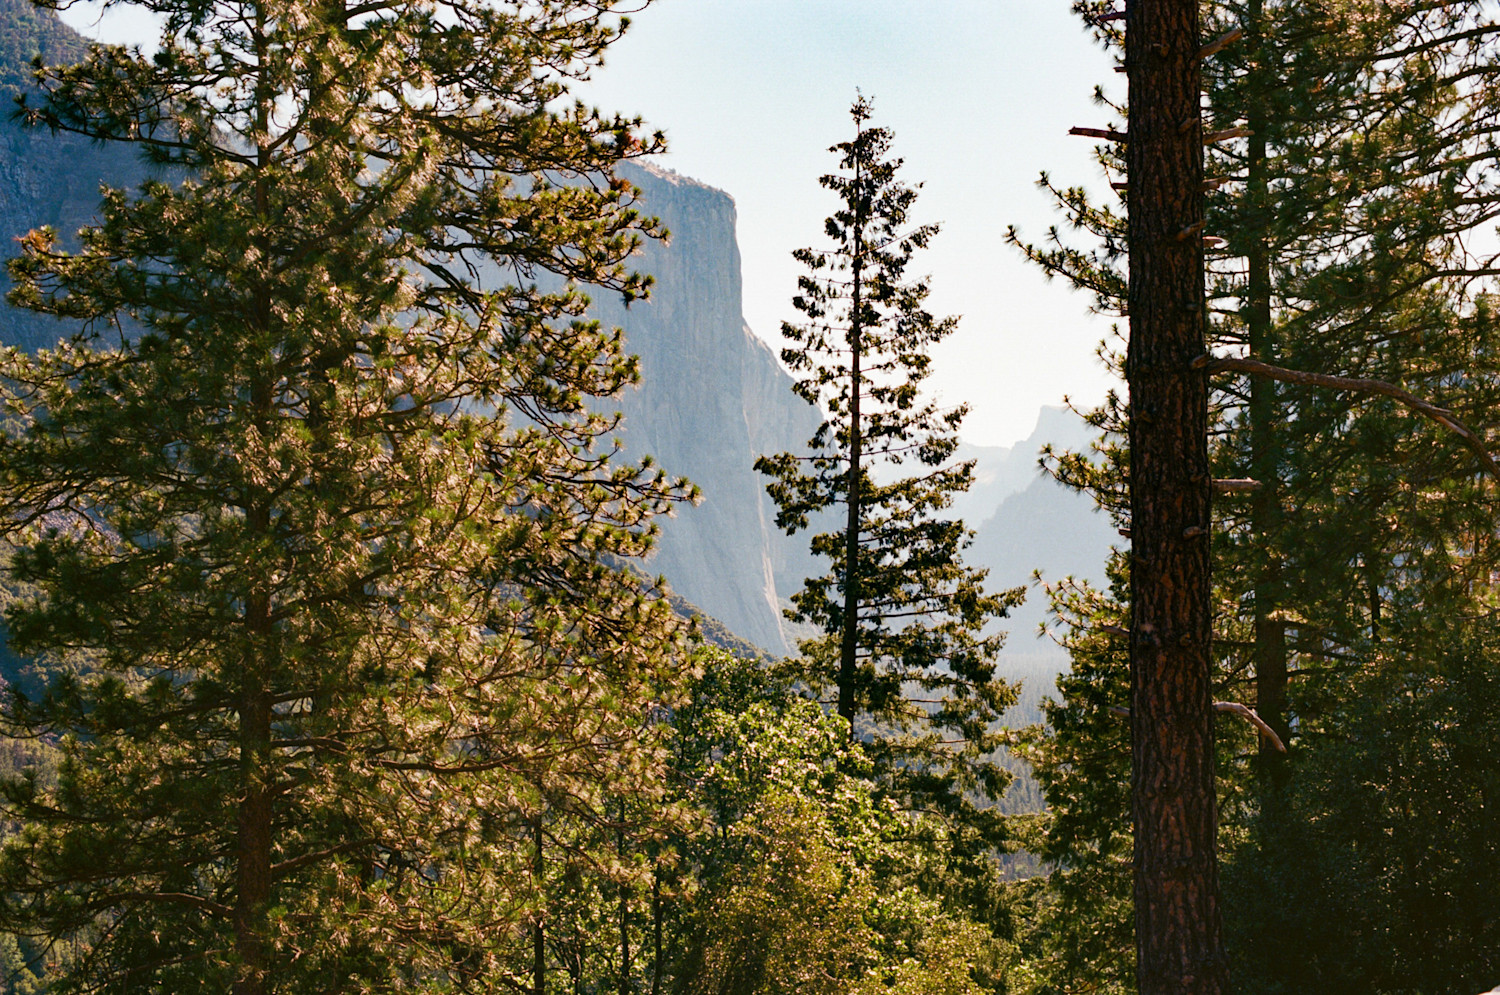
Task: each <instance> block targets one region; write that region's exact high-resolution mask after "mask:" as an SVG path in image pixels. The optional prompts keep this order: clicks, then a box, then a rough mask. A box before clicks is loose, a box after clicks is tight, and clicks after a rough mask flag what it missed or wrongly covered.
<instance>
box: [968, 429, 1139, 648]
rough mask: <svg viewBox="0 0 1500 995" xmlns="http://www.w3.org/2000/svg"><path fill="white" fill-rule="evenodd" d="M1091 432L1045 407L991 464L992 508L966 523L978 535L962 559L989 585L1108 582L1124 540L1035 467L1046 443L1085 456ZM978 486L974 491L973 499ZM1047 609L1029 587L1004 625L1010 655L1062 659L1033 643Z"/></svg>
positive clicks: (1084, 500)
mask: <svg viewBox="0 0 1500 995" xmlns="http://www.w3.org/2000/svg"><path fill="white" fill-rule="evenodd" d="M1093 435H1094V432H1093V430H1092V429H1090V428H1089V427H1088V426H1087V425H1085V424H1084V422H1083V420H1082V419H1080V418H1079V417H1078V416H1077V415H1075V414H1073V413H1072V412H1071V411H1068V410H1067V409H1066V408H1054V407H1048V408H1043V409H1042V411H1041V414H1040V416H1039V417H1038V419H1037V425H1036V428H1035V429H1033V430H1032V433H1031V435H1030V436H1029V437H1028V438H1027V439H1026V440H1025V441H1024V442H1020V443H1017V444H1016V445H1015V446H1014V447H1013V448H1012V449H1010V450H1008V451H1005V453H1004V455H1003V456H1001V457H995V458H993V459H992V461H991V467H992V470H991V472H990V474H989V480H988V482H987V483H985V484H983V485H982V486H983V490H982V491H981V498H982V499H983V500H987V501H993V502H994V503H993V504H991V505H990V508H991V511H990V513H989V514H988V515H986V516H985V517H983V518H982V519H981V520H980V521H979V522H978V523H977V524H976V523H975V522H974V521H973V520H972V519H967V520H968V521H969V526H970V527H971V528H973V529H974V530H975V532H976V535H975V537H974V543H973V545H971V546H970V547H969V549H968V550H967V551H966V553H965V554H964V555H965V558H966V559H967V561H968V562H969V563H971V564H973V565H974V566H981V567H986V568H988V569H989V571H990V574H989V583H990V586H991V587H992V588H1005V587H1018V586H1021V585H1030V584H1031V578H1032V574H1033V573H1034V572H1036V571H1040V572H1041V575H1042V579H1043V580H1044V581H1046V582H1056V581H1060V580H1062V579H1063V578H1065V577H1070V576H1071V577H1075V578H1077V579H1079V580H1088V581H1091V582H1093V583H1094V584H1095V585H1099V586H1102V585H1103V584H1104V582H1105V576H1104V567H1105V564H1106V562H1107V561H1108V559H1109V551H1110V547H1111V546H1113V545H1116V544H1118V543H1119V542H1120V541H1121V540H1120V535H1119V533H1118V532H1116V531H1115V529H1114V526H1113V525H1112V524H1111V523H1110V520H1109V516H1107V515H1105V514H1104V513H1103V512H1100V511H1099V510H1098V509H1097V508H1096V507H1095V506H1094V502H1093V500H1092V499H1091V498H1089V497H1087V496H1085V495H1082V494H1079V493H1078V492H1076V491H1073V490H1070V489H1068V488H1066V487H1063V486H1062V485H1061V484H1059V483H1057V482H1056V481H1054V480H1053V479H1052V478H1051V477H1048V476H1046V475H1045V474H1043V473H1042V472H1041V470H1040V469H1039V468H1038V467H1037V457H1038V454H1039V453H1040V452H1041V450H1042V447H1043V446H1045V445H1048V444H1050V445H1053V446H1055V447H1057V448H1058V449H1070V450H1079V451H1086V450H1087V448H1088V445H1089V442H1090V440H1091V439H1092V437H1093ZM1028 466H1029V467H1030V471H1029V472H1026V470H1025V469H1024V468H1025V467H1028ZM978 469H979V468H978V467H976V475H977V470H978ZM980 486H981V485H977V484H976V487H975V488H974V489H971V492H970V496H971V497H973V496H974V491H976V490H980ZM1046 608H1047V604H1046V597H1045V595H1044V594H1043V592H1042V590H1041V589H1040V588H1039V587H1032V588H1031V590H1030V591H1029V592H1028V594H1027V598H1026V603H1025V604H1024V605H1022V606H1021V607H1020V608H1019V609H1017V610H1015V611H1013V612H1011V617H1010V618H1009V619H1008V620H1007V621H1006V622H1005V623H1004V626H1003V627H1004V628H1005V629H1007V630H1008V631H1009V632H1010V633H1011V636H1010V639H1009V641H1008V644H1007V650H1008V651H1009V652H1014V653H1020V654H1035V653H1041V654H1044V655H1048V656H1050V655H1053V654H1054V652H1055V653H1056V655H1057V656H1058V657H1059V658H1061V656H1062V655H1061V651H1055V650H1054V647H1053V646H1052V644H1051V643H1047V642H1044V643H1037V642H1036V641H1035V634H1036V632H1037V629H1038V626H1039V625H1040V623H1042V622H1043V621H1045V619H1046Z"/></svg>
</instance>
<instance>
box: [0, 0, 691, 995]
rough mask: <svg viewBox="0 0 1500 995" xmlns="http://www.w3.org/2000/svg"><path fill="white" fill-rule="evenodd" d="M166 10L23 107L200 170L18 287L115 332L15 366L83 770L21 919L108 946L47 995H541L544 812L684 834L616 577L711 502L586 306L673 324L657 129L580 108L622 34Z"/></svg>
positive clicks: (122, 204) (20, 516)
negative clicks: (646, 196) (671, 519)
mask: <svg viewBox="0 0 1500 995" xmlns="http://www.w3.org/2000/svg"><path fill="white" fill-rule="evenodd" d="M147 6H148V8H149V9H151V10H153V11H155V12H156V13H158V14H160V15H161V16H163V17H164V19H165V33H164V36H163V40H162V45H161V48H160V49H159V51H158V52H157V53H155V54H154V55H152V56H149V57H148V56H145V55H142V54H140V53H133V52H127V51H124V50H120V49H113V48H96V49H94V50H92V51H91V53H90V54H89V56H88V58H87V60H85V61H84V62H83V63H81V64H80V65H77V66H75V67H72V68H67V69H60V70H54V71H50V72H49V74H48V77H47V83H46V87H45V90H44V91H43V93H42V94H41V96H40V97H39V98H37V99H36V100H35V101H34V104H33V106H32V107H31V108H30V111H29V120H30V121H31V122H32V123H34V124H39V125H43V126H49V127H52V128H55V129H59V130H62V131H67V132H76V133H79V134H82V135H86V136H89V137H91V138H96V139H98V140H101V141H120V142H128V143H133V144H134V146H135V147H137V148H139V149H141V150H142V151H143V152H144V153H146V154H147V155H149V156H150V157H152V158H154V159H155V160H156V161H158V162H161V163H165V164H168V165H172V166H175V167H181V169H180V171H179V175H190V176H191V179H188V180H185V181H182V182H177V183H168V182H161V181H152V182H150V183H147V184H146V185H144V186H143V187H142V188H141V189H139V190H137V191H121V190H112V191H108V192H107V194H106V195H105V199H104V203H103V205H102V209H101V219H102V220H101V223H100V224H99V225H98V226H97V227H95V228H91V229H88V230H86V231H84V232H83V233H82V248H81V250H80V251H78V252H77V253H68V252H64V251H62V250H60V249H59V248H58V247H57V243H56V240H55V238H54V235H53V233H51V232H48V231H38V232H33V233H31V234H29V235H27V236H25V238H24V239H23V241H22V256H21V257H20V258H19V259H17V260H15V261H14V262H13V263H12V265H11V272H12V276H13V278H14V279H15V282H16V289H15V290H14V291H13V293H12V295H11V299H12V301H13V303H16V304H18V305H21V306H23V307H28V308H31V309H33V310H37V311H40V312H43V313H48V314H53V315H57V316H59V317H62V318H65V319H69V320H72V321H74V322H77V323H78V324H79V325H80V326H81V327H82V329H83V330H82V331H80V332H79V334H77V335H76V336H74V337H73V338H72V339H70V340H69V341H67V342H65V343H63V344H62V345H60V346H59V347H58V348H57V349H55V350H51V351H47V352H43V353H40V354H38V355H35V356H31V355H25V354H23V353H21V352H19V351H16V350H9V351H7V352H6V353H5V354H4V356H3V357H0V371H3V388H0V390H3V394H0V403H3V404H4V407H5V414H6V417H7V419H8V422H7V431H6V432H5V434H4V435H3V437H0V494H3V499H0V500H3V508H0V520H3V521H4V523H5V530H6V532H7V533H8V534H9V535H10V537H11V539H12V541H13V542H14V543H15V545H16V553H15V555H14V558H13V560H12V562H11V564H10V574H11V576H12V577H13V578H14V579H15V580H16V581H18V582H22V583H25V584H29V585H33V586H34V587H35V588H36V589H37V590H38V591H39V592H40V593H39V594H38V595H37V596H36V597H33V598H26V599H22V600H21V601H19V602H18V603H15V604H13V605H12V606H11V607H10V608H9V610H8V612H7V616H6V618H7V624H8V625H9V627H10V631H11V635H12V639H13V641H14V644H15V646H16V647H17V648H18V649H19V650H21V651H23V652H43V653H48V654H51V655H54V656H56V657H57V658H58V659H59V660H60V666H59V669H58V670H57V672H56V674H55V678H54V679H53V681H52V682H51V685H50V687H49V688H48V689H47V690H46V692H45V693H43V694H40V695H26V694H16V695H14V696H13V697H12V700H11V702H10V705H9V707H8V709H7V711H6V715H5V721H6V724H7V726H8V727H9V728H10V729H12V730H14V731H16V732H18V733H21V734H25V735H30V736H35V735H46V736H55V737H58V742H59V749H60V755H61V759H60V762H59V767H58V776H57V780H56V783H55V784H48V783H43V782H41V781H39V780H36V779H34V778H30V777H28V776H24V775H23V776H19V777H11V778H9V779H8V780H7V781H6V782H5V784H4V787H3V800H4V806H5V811H6V817H7V818H11V819H15V820H19V821H21V822H23V823H24V826H23V828H22V829H21V831H20V832H19V833H18V834H16V835H14V836H12V837H11V838H10V839H9V840H7V841H6V844H5V847H4V850H3V852H0V895H3V899H0V926H3V928H7V929H10V930H14V931H16V932H18V933H22V934H26V935H34V936H38V937H46V938H59V937H69V936H73V935H77V934H79V933H80V932H84V931H88V930H91V929H92V928H93V927H94V926H95V924H99V923H107V924H108V928H107V929H101V930H99V931H98V932H97V934H96V935H95V936H94V942H93V943H92V945H91V947H90V949H89V950H88V952H87V953H86V954H85V955H84V956H83V957H82V958H81V959H80V960H79V961H78V962H77V963H76V964H75V965H72V966H71V967H70V969H69V970H68V972H67V975H66V977H64V978H62V979H60V980H59V981H58V982H57V984H56V988H55V990H57V991H81V990H89V991H106V992H108V991H142V990H148V989H149V990H159V991H173V992H190V991H225V990H229V989H230V988H233V989H234V990H235V991H237V992H242V993H262V992H286V991H321V992H340V991H392V990H403V991H410V990H424V991H425V990H434V991H436V990H452V989H453V988H462V989H464V990H468V991H480V990H484V991H489V990H509V988H508V985H509V984H510V983H511V980H512V979H513V978H514V977H515V976H516V975H517V973H518V964H517V959H516V957H515V947H516V945H517V942H516V941H517V938H518V937H520V936H522V935H524V933H525V931H526V929H527V927H528V924H530V923H532V922H533V921H534V920H535V919H536V910H537V907H538V903H539V892H540V889H539V886H538V880H537V878H538V876H537V875H536V874H535V870H536V864H537V861H536V860H535V847H534V846H533V830H534V827H535V826H536V825H537V823H538V821H539V820H543V819H544V818H545V819H551V820H556V821H557V822H558V823H559V824H562V825H565V826H570V827H581V828H578V829H577V830H576V831H575V830H573V829H570V830H569V831H568V832H569V833H575V832H576V839H578V840H581V841H587V845H591V846H594V845H598V844H599V842H600V837H601V836H602V837H604V838H605V839H606V840H607V839H608V836H609V835H611V834H609V833H601V832H599V831H598V830H599V828H600V827H608V828H610V829H613V828H615V824H616V823H617V822H618V821H619V820H618V818H617V817H616V815H614V814H612V813H617V812H618V805H617V801H618V799H620V798H622V797H623V798H628V799H631V801H632V808H631V812H632V813H634V814H633V815H632V818H636V817H639V818H646V816H645V815H644V814H643V813H648V812H650V813H652V815H651V817H652V818H654V817H655V816H654V809H655V807H656V806H655V802H656V801H657V800H659V799H661V798H662V796H663V793H664V787H663V778H662V776H661V771H662V770H663V768H664V764H665V761H666V754H665V746H664V744H663V743H662V742H661V739H662V736H663V735H664V731H663V729H662V726H661V725H660V723H659V722H658V721H656V719H657V718H658V717H659V715H660V707H661V703H662V702H664V701H666V700H670V697H671V696H672V694H673V687H674V684H675V682H676V679H677V674H678V673H679V672H680V670H681V668H682V666H683V660H682V653H681V652H680V646H679V635H678V633H679V628H680V626H679V624H678V623H677V622H676V621H675V617H674V616H673V613H672V612H671V610H670V608H669V606H668V605H667V604H666V603H665V602H664V601H663V600H662V599H661V598H660V597H658V595H657V592H656V591H655V590H654V589H653V587H652V585H650V584H649V583H645V582H642V581H641V580H639V579H638V578H637V577H636V576H635V575H634V574H633V573H631V572H628V571H625V570H621V569H618V568H617V567H616V566H615V565H614V564H617V563H619V562H620V561H621V560H627V559H629V558H632V557H636V556H639V555H640V554H642V553H644V552H645V551H646V550H647V549H648V548H649V547H650V544H651V537H652V532H651V528H650V526H649V517H650V516H651V515H652V514H654V513H656V512H659V511H660V510H662V509H663V508H664V507H665V506H666V505H667V503H668V502H670V501H671V500H673V499H674V498H675V497H676V496H677V495H678V494H679V493H680V490H679V489H678V487H677V485H676V484H675V483H674V482H673V481H670V480H668V479H666V478H665V477H663V476H662V475H661V474H660V473H659V472H657V471H655V470H653V469H651V468H650V467H649V466H632V465H626V464H622V463H621V462H619V461H618V460H617V459H615V456H616V453H615V452H614V450H613V449H612V447H611V445H610V443H609V441H608V440H609V439H610V437H611V435H612V434H613V432H614V429H615V422H614V419H611V418H609V417H606V416H601V415H598V414H594V413H591V411H590V407H589V404H588V403H587V402H588V401H589V400H590V399H592V398H600V397H607V396H609V395H611V394H613V393H615V392H616V391H618V390H619V389H621V388H622V387H623V386H625V385H627V384H629V383H631V382H632V381H633V380H634V378H635V376H636V371H635V364H634V362H633V361H632V360H630V359H629V358H628V357H626V356H624V355H623V354H622V352H621V347H620V338H619V334H618V332H616V331H611V330H609V329H603V328H600V327H598V326H597V325H596V324H595V323H591V322H589V321H587V320H586V319H584V318H583V317H582V315H583V312H584V309H585V307H586V304H587V301H586V298H585V297H584V296H583V295H582V294H581V293H580V292H579V291H578V289H577V284H578V283H588V284H591V285H593V286H596V287H600V288H603V290H604V291H605V292H614V293H619V294H621V295H622V296H624V297H625V298H626V299H630V298H634V297H638V296H640V295H641V294H642V293H644V292H645V290H646V287H647V282H648V281H647V279H646V278H644V277H642V276H639V275H635V274H631V273H629V272H628V271H627V270H626V268H625V260H626V259H627V257H628V256H629V254H630V253H631V252H632V250H633V249H634V248H635V247H636V245H637V244H638V241H639V239H640V237H641V235H642V234H651V233H653V232H654V228H653V226H652V224H651V223H650V222H649V221H646V220H644V219H642V218H640V217H639V216H638V215H637V214H636V212H635V211H634V210H633V208H632V198H633V196H634V191H633V190H632V189H631V188H630V187H629V186H628V185H627V184H624V183H621V182H618V181H613V180H611V179H609V177H610V172H611V169H612V167H613V166H614V164H615V163H616V162H618V161H619V160H620V159H621V158H622V157H625V156H630V155H635V154H640V153H642V152H645V151H650V150H653V149H654V148H656V147H657V146H656V143H655V142H654V141H652V140H649V139H648V140H646V141H645V142H644V143H643V142H642V141H641V140H640V139H638V138H636V137H635V129H636V123H635V122H633V121H629V120H622V119H607V118H602V117H600V116H598V115H597V114H595V113H592V112H589V111H587V110H585V109H583V108H581V107H566V106H565V105H563V104H562V102H561V98H562V97H563V96H564V95H565V94H566V92H567V87H568V85H569V84H570V82H571V81H572V80H573V79H575V78H578V77H580V76H583V75H586V74H587V72H588V71H589V69H590V68H591V67H593V66H596V65H597V64H598V63H599V61H600V58H601V57H602V53H603V51H604V49H605V48H606V47H607V45H608V44H609V43H610V42H611V41H612V40H613V39H614V38H615V37H616V36H617V34H618V31H619V24H618V22H617V21H614V20H611V19H610V18H609V17H607V16H606V14H607V9H608V8H609V7H610V6H611V5H610V4H607V3H606V4H602V5H601V4H598V3H594V2H584V0H561V2H555V3H547V4H532V3H524V2H523V3H502V4H487V3H486V4H479V3H474V4H469V3H460V4H458V5H456V6H452V5H450V7H449V8H447V11H446V12H445V13H441V14H440V13H439V12H437V11H435V10H433V9H432V8H431V7H430V6H426V5H421V4H405V3H398V4H394V5H380V7H379V9H378V10H373V9H369V8H353V7H350V8H346V7H345V6H342V5H338V4H335V5H332V6H330V5H329V4H327V3H325V2H317V3H306V2H302V0H270V2H244V3H231V4H227V5H218V6H216V7H213V8H211V9H210V8H205V7H203V6H202V5H200V4H195V3H186V2H178V0H157V2H153V3H150V4H148V5H147ZM549 108H560V109H557V110H552V109H549ZM543 273H551V274H554V275H555V276H556V277H560V278H561V280H562V283H561V284H560V285H559V283H558V282H556V281H554V282H553V283H551V284H550V285H552V286H558V287H559V289H555V290H545V289H542V288H541V287H540V286H539V285H538V284H539V281H538V279H537V278H538V277H539V276H540V275H542V274H543ZM590 833H592V835H589V834H590ZM558 838H559V839H561V840H564V841H569V840H571V839H573V838H574V837H572V836H570V835H568V833H564V832H562V831H559V833H558ZM580 845H583V844H580Z"/></svg>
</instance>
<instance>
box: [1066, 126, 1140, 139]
mask: <svg viewBox="0 0 1500 995" xmlns="http://www.w3.org/2000/svg"><path fill="white" fill-rule="evenodd" d="M1068 134H1070V135H1082V136H1083V137H1084V138H1102V139H1104V140H1105V141H1106V142H1128V141H1130V136H1128V135H1126V134H1125V132H1123V131H1110V130H1108V129H1106V128H1069V129H1068Z"/></svg>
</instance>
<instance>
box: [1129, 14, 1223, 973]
mask: <svg viewBox="0 0 1500 995" xmlns="http://www.w3.org/2000/svg"><path fill="white" fill-rule="evenodd" d="M1127 9H1128V18H1127V22H1126V30H1127V35H1126V42H1127V47H1126V63H1127V65H1128V67H1129V68H1128V72H1129V79H1130V141H1129V147H1128V150H1127V156H1128V158H1127V163H1128V167H1129V183H1130V205H1129V206H1130V215H1129V216H1130V240H1129V241H1130V300H1129V311H1130V345H1129V350H1128V353H1127V356H1126V364H1125V369H1126V377H1127V379H1128V381H1129V385H1130V415H1131V417H1130V464H1131V532H1132V558H1131V585H1132V594H1131V609H1132V639H1131V751H1132V777H1131V791H1132V808H1133V813H1134V816H1133V820H1134V828H1135V916H1136V950H1137V966H1136V972H1137V983H1138V987H1139V990H1140V993H1141V995H1220V993H1223V992H1226V991H1227V990H1228V982H1227V972H1226V966H1225V960H1224V955H1223V950H1222V945H1221V940H1220V925H1219V918H1220V916H1219V898H1218V871H1217V865H1216V862H1215V855H1214V843H1215V829H1216V825H1215V810H1214V750H1213V700H1212V695H1211V687H1210V672H1209V660H1210V655H1209V650H1210V647H1209V641H1210V638H1211V623H1210V600H1209V593H1210V592H1209V497H1210V487H1211V482H1210V479H1209V468H1208V380H1207V376H1206V375H1205V374H1204V372H1202V371H1201V370H1195V369H1194V368H1193V361H1194V360H1195V359H1196V358H1198V357H1199V356H1201V355H1203V353H1204V351H1205V345H1204V311H1203V308H1204V288H1203V248H1202V238H1201V234H1202V222H1203V217H1204V201H1203V149H1202V126H1201V123H1200V121H1199V99H1200V98H1199V84H1198V76H1199V74H1198V49H1199V47H1200V44H1201V41H1200V28H1199V17H1198V0H1132V2H1131V3H1130V4H1129V5H1128V8H1127Z"/></svg>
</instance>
